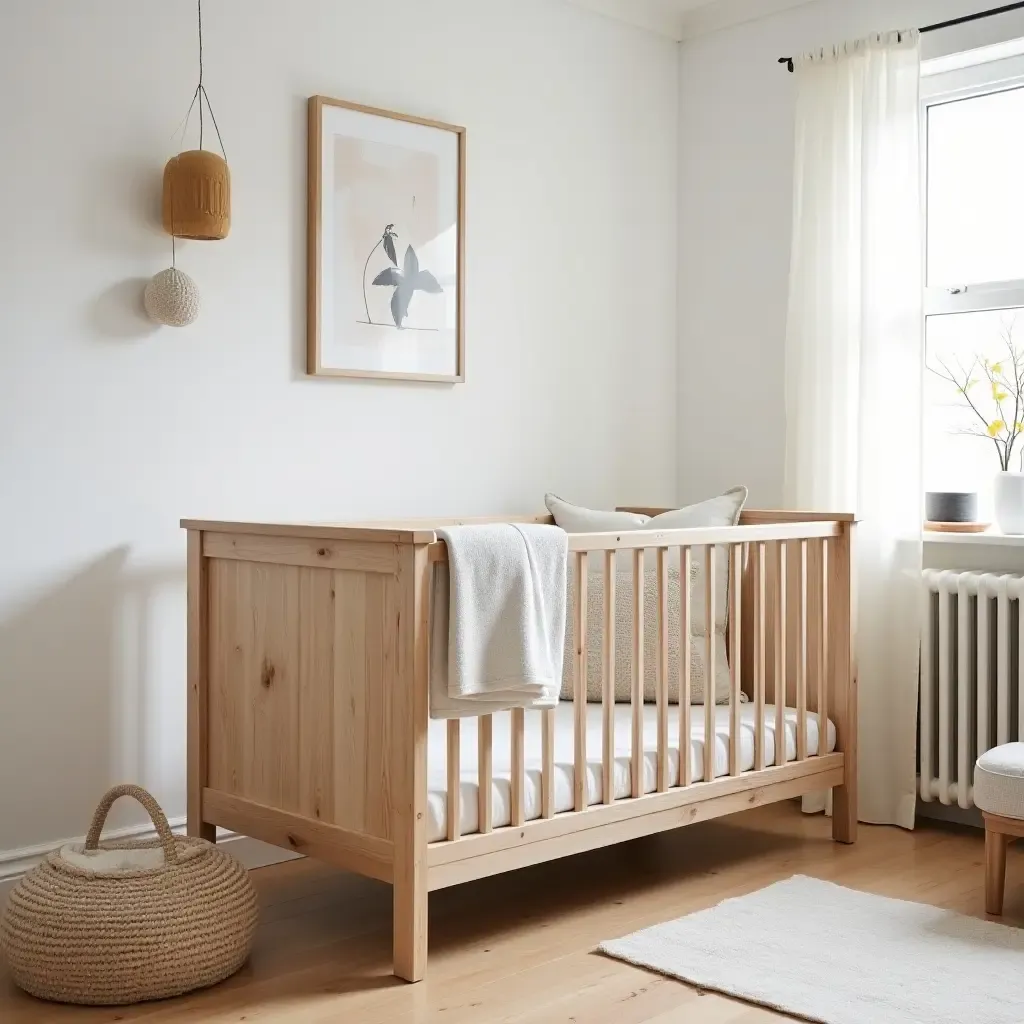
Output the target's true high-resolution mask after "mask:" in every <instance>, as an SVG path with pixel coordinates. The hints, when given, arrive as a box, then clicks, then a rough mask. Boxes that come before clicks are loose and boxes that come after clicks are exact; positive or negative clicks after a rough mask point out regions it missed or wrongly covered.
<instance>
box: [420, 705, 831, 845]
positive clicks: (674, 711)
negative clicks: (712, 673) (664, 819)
mask: <svg viewBox="0 0 1024 1024" xmlns="http://www.w3.org/2000/svg"><path fill="white" fill-rule="evenodd" d="M691 716H692V718H691V723H690V741H689V749H690V765H691V768H692V775H691V777H692V779H693V781H694V782H699V781H701V780H702V779H703V778H704V707H703V705H694V706H693V708H692V709H691ZM796 719H797V713H796V709H794V708H787V709H786V714H785V721H786V729H785V732H786V737H785V742H786V759H787V760H790V761H792V760H794V759H795V758H796V728H797V727H796ZM740 722H741V725H740V769H741V770H742V771H749V770H750V769H751V768H753V767H754V707H753V705H750V704H744V705H743V706H742V707H741V709H740ZM827 731H828V736H827V737H826V745H825V750H826V752H827V753H831V752H832V751H833V750H835V746H836V730H835V726H834V725H833V723H832V722H831V721H829V723H828V730H827ZM631 734H632V709H631V707H630V705H629V704H616V705H615V769H614V772H613V780H614V781H613V786H614V790H615V798H616V799H621V798H623V797H628V796H629V795H630V792H631V791H632V783H631V778H630V775H631V772H630V736H631ZM573 735H574V723H573V706H572V703H571V702H568V701H565V702H562V703H561V704H559V706H558V708H557V709H556V711H555V787H554V788H555V794H554V795H555V811H556V813H558V812H561V811H571V810H572V808H573V781H574V769H573V761H574V757H573ZM602 736H603V714H602V708H601V705H600V704H588V705H587V803H588V805H589V804H599V803H601V802H602V801H603V799H604V793H603V784H602V771H601V750H602ZM460 741H461V751H462V756H461V762H460V785H459V792H460V805H461V806H460V811H461V813H460V831H461V833H462V834H463V835H468V834H470V833H472V832H477V831H478V830H479V818H478V809H477V789H478V787H477V720H476V719H474V718H466V719H463V720H462V728H461V732H460ZM714 743H715V768H714V777H715V778H718V777H719V776H722V775H728V774H729V708H728V706H718V707H716V708H715V738H714ZM657 749H658V715H657V707H656V705H654V704H645V705H644V758H643V774H644V780H643V791H644V792H645V793H653V792H654V791H655V790H656V789H657V772H658V753H657ZM524 750H525V761H526V780H525V785H524V789H523V808H524V813H525V816H526V820H527V821H530V820H532V819H534V818H539V817H540V814H541V785H540V768H541V763H542V755H541V721H540V713H539V712H535V711H527V712H526V730H525V742H524ZM491 751H492V753H491V760H492V768H491V772H492V783H491V815H492V824H493V826H494V827H495V828H499V827H501V826H503V825H508V824H509V823H510V822H511V781H510V780H511V765H512V758H511V720H510V716H509V714H508V713H507V712H506V713H502V714H497V715H494V726H493V738H492V744H491ZM807 752H808V754H817V753H818V717H817V715H815V714H811V713H808V715H807ZM764 756H765V765H773V764H775V708H774V706H773V705H770V704H769V705H768V706H767V707H766V708H765V725H764ZM447 758H448V739H447V723H446V722H443V721H431V722H430V731H429V752H428V762H427V789H428V794H427V816H428V821H427V841H428V842H431V843H432V842H436V841H437V840H440V839H444V838H445V836H446V834H447V825H446V822H447V814H448V778H447V776H448V772H447ZM678 781H679V709H678V707H677V706H676V705H671V706H670V707H669V753H668V784H669V786H675V785H676V784H677V783H678Z"/></svg>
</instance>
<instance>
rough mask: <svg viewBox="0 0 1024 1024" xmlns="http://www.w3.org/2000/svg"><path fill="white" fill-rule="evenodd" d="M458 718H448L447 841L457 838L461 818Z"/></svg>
mask: <svg viewBox="0 0 1024 1024" xmlns="http://www.w3.org/2000/svg"><path fill="white" fill-rule="evenodd" d="M459 725H460V722H459V719H457V718H449V719H448V841H449V842H451V841H452V840H453V839H458V838H459V828H460V822H461V820H462V807H461V805H460V800H459V798H460V796H461V786H460V783H461V778H460V776H461V770H462V763H461V744H460V737H459V731H460V730H459Z"/></svg>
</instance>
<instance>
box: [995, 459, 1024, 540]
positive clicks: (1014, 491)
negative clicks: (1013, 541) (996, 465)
mask: <svg viewBox="0 0 1024 1024" xmlns="http://www.w3.org/2000/svg"><path fill="white" fill-rule="evenodd" d="M993 497H994V501H993V505H994V508H995V519H996V525H997V526H998V527H999V529H1000V530H1002V531H1003V533H1024V473H997V474H996V479H995V483H994V484H993Z"/></svg>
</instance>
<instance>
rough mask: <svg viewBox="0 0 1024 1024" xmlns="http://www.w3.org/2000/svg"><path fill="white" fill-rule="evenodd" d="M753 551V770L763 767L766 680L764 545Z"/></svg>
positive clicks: (759, 545) (756, 546) (756, 547)
mask: <svg viewBox="0 0 1024 1024" xmlns="http://www.w3.org/2000/svg"><path fill="white" fill-rule="evenodd" d="M753 552H754V770H755V771H762V770H763V769H764V762H765V754H764V691H765V682H766V676H767V673H766V670H765V659H766V653H767V652H766V646H765V632H766V626H765V623H766V618H767V609H766V608H765V601H766V593H765V569H766V566H765V560H766V554H765V546H764V544H757V545H755V546H754V547H753Z"/></svg>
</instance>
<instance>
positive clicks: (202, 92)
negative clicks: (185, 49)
mask: <svg viewBox="0 0 1024 1024" xmlns="http://www.w3.org/2000/svg"><path fill="white" fill-rule="evenodd" d="M196 9H197V14H198V19H197V20H198V26H199V84H198V85H197V86H196V90H195V92H194V93H192V102H191V103H189V105H188V111H187V112H186V113H185V119H184V120H183V121H182V122H181V124H180V125H179V126H178V128H177V129H175V132H174V134H175V135H177V134H178V133H179V132H180V133H181V141H180V142H179V143H178V149H179V150H180V149H181V147H182V146H184V145H185V136H186V135H187V134H188V123H189V121H190V120H191V119H192V111H193V110H194V109H195V106H196V103H197V102H198V104H199V148H200V149H202V148H203V101H204V100H205V101H206V109H207V111H208V112H209V114H210V120H211V121H212V122H213V129H214V131H215V132H216V133H217V144H218V145H219V146H220V151H221V154H222V155H223V157H224V159H225V160H227V158H228V153H227V150H226V149H225V148H224V139H223V138H222V137H221V134H220V125H219V124H217V115H216V114H214V112H213V104H212V103H210V95H209V93H208V92H207V91H206V86H205V85H203V0H196Z"/></svg>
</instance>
